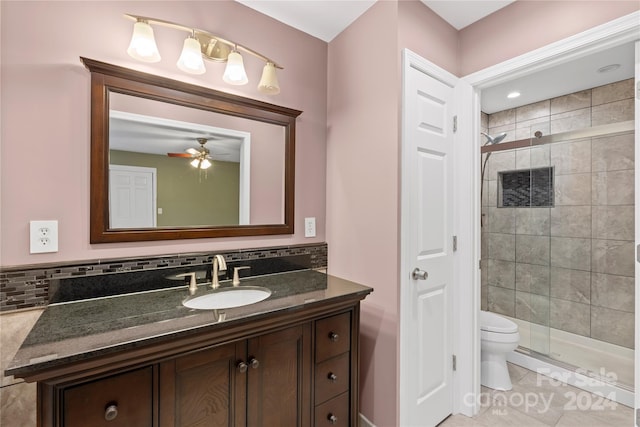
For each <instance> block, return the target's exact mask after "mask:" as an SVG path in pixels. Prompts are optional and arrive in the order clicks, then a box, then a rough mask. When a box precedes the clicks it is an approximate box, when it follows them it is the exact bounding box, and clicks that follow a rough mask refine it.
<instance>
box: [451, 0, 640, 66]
mask: <svg viewBox="0 0 640 427" xmlns="http://www.w3.org/2000/svg"><path fill="white" fill-rule="evenodd" d="M639 9H640V2H638V1H636V0H632V1H526V0H519V1H516V2H515V3H512V4H510V5H509V6H507V7H505V8H503V9H500V10H499V11H497V12H496V13H493V14H491V15H489V16H487V17H486V18H484V19H482V20H480V21H478V22H476V23H474V24H472V25H470V26H468V27H466V28H463V29H462V30H461V31H460V33H459V39H460V47H459V50H458V57H459V58H460V74H459V75H460V76H466V75H467V74H471V73H473V72H475V71H479V70H482V69H484V68H487V67H489V66H491V65H495V64H498V63H500V62H503V61H506V60H507V59H511V58H514V57H516V56H518V55H522V54H523V53H526V52H529V51H532V50H534V49H538V48H540V47H543V46H546V45H548V44H550V43H553V42H556V41H558V40H562V39H565V38H567V37H569V36H572V35H574V34H578V33H580V32H582V31H585V30H588V29H589V28H593V27H596V26H598V25H600V24H604V23H606V22H609V21H612V20H613V19H615V18H619V17H621V16H624V15H628V14H630V13H633V12H634V11H636V10H639Z"/></svg>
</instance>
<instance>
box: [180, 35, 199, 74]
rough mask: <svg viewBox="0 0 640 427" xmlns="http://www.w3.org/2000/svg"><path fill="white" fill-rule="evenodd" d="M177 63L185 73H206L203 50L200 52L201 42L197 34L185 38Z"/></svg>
mask: <svg viewBox="0 0 640 427" xmlns="http://www.w3.org/2000/svg"><path fill="white" fill-rule="evenodd" d="M176 65H177V66H178V68H180V69H181V70H182V71H184V72H185V73H191V74H204V72H205V71H206V69H205V67H204V61H203V60H202V52H200V42H198V39H196V37H195V35H193V34H192V35H190V36H189V37H187V38H186V39H184V45H183V47H182V53H181V54H180V58H179V59H178V62H177V64H176Z"/></svg>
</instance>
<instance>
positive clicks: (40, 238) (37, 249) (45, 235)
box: [29, 221, 58, 254]
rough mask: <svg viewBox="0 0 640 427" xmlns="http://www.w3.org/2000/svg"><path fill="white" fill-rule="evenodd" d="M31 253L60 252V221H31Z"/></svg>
mask: <svg viewBox="0 0 640 427" xmlns="http://www.w3.org/2000/svg"><path fill="white" fill-rule="evenodd" d="M29 243H30V244H29V248H30V250H29V253H32V254H40V253H47V252H58V221H30V222H29Z"/></svg>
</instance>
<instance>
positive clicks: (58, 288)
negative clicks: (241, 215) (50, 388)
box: [0, 243, 327, 312]
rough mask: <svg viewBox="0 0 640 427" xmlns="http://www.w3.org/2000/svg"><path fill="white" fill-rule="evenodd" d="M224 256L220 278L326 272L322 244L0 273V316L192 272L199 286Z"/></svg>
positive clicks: (166, 282) (167, 282) (154, 285)
mask: <svg viewBox="0 0 640 427" xmlns="http://www.w3.org/2000/svg"><path fill="white" fill-rule="evenodd" d="M218 253H219V254H222V255H224V257H225V259H226V261H227V271H226V275H227V276H228V277H226V276H220V280H225V279H226V278H231V275H232V274H233V267H239V266H250V267H251V268H250V269H248V270H242V271H241V277H244V276H258V275H263V274H269V273H275V272H283V271H291V270H298V269H306V268H314V269H316V268H326V267H327V244H326V243H321V244H311V245H296V246H280V247H272V248H259V249H241V250H236V251H228V252H216V253H192V254H179V255H165V256H157V257H148V258H128V259H110V260H98V261H87V262H83V263H64V264H46V265H34V266H21V267H16V268H5V269H0V312H9V311H15V310H19V309H25V308H32V307H41V306H45V305H47V304H49V303H54V302H64V301H72V300H78V299H85V298H94V297H99V296H108V295H117V294H122V293H129V292H140V291H144V290H150V289H158V288H166V287H174V286H179V285H180V281H179V280H175V278H174V277H173V276H175V275H176V274H180V273H183V272H187V271H195V272H198V273H201V274H198V278H199V281H200V280H204V276H205V274H206V271H207V270H208V269H210V266H211V262H212V258H213V255H215V254H218Z"/></svg>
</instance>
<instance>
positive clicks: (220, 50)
mask: <svg viewBox="0 0 640 427" xmlns="http://www.w3.org/2000/svg"><path fill="white" fill-rule="evenodd" d="M124 16H125V17H127V18H129V19H132V20H134V21H142V22H146V23H148V24H157V25H161V26H163V27H169V28H173V29H175V30H180V31H186V32H187V33H189V34H193V35H195V37H196V38H197V39H198V41H199V42H200V47H201V50H202V54H203V55H204V57H205V58H206V59H209V60H212V61H220V62H226V60H227V56H228V54H229V53H230V52H233V50H234V48H235V49H236V50H241V51H243V52H246V53H248V54H250V55H253V56H255V57H257V58H260V59H262V60H263V61H265V62H267V63H271V64H273V65H274V66H275V67H276V68H279V69H281V70H283V69H284V67H282V66H281V65H278V63H277V62H276V61H274V60H273V59H271V58H269V57H267V56H264V55H263V54H261V53H259V52H256V51H255V50H253V49H250V48H248V47H246V46H243V45H241V44H239V43H236V42H234V41H231V40H227V39H225V38H222V37H220V36H217V35H215V34H212V33H210V32H208V31H205V30H201V29H198V28H193V27H187V26H184V25H182V24H177V23H175V22H171V21H165V20H163V19H156V18H150V17H148V16H140V15H132V14H128V13H125V15H124ZM212 42H213V43H212ZM218 44H222V45H224V46H219V45H218Z"/></svg>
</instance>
